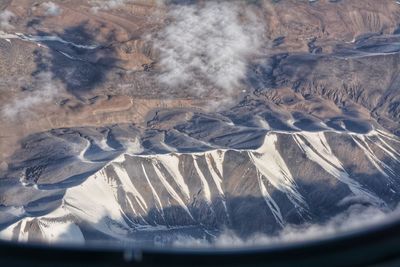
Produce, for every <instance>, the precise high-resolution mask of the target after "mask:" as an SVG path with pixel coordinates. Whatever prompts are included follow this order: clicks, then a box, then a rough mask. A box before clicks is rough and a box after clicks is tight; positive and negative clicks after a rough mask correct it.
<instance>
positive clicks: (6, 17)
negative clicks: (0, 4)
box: [0, 10, 15, 30]
mask: <svg viewBox="0 0 400 267" xmlns="http://www.w3.org/2000/svg"><path fill="white" fill-rule="evenodd" d="M14 17H15V15H14V13H12V12H11V11H9V10H4V11H3V12H0V29H4V30H10V29H13V28H14V27H13V26H12V25H11V19H12V18H14Z"/></svg>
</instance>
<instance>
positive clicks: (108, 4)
mask: <svg viewBox="0 0 400 267" xmlns="http://www.w3.org/2000/svg"><path fill="white" fill-rule="evenodd" d="M126 2H128V0H108V1H107V0H100V1H99V0H92V1H91V2H90V3H91V5H92V6H93V7H92V11H93V12H97V11H98V10H110V9H115V8H118V7H121V6H122V5H124V4H125V3H126Z"/></svg>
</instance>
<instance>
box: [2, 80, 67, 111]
mask: <svg viewBox="0 0 400 267" xmlns="http://www.w3.org/2000/svg"><path fill="white" fill-rule="evenodd" d="M33 88H34V90H32V91H26V92H24V94H23V95H20V96H18V98H17V99H15V100H13V101H12V102H11V103H9V104H7V105H5V106H4V107H3V108H2V110H1V111H2V114H3V116H5V117H7V118H14V117H16V116H18V114H21V113H25V112H28V111H32V109H33V108H34V107H37V106H39V105H41V104H43V103H48V102H50V101H52V100H53V99H54V98H55V97H56V96H57V94H58V93H59V90H58V87H57V86H56V85H55V83H54V81H53V80H52V74H51V73H50V72H41V73H39V74H38V75H37V76H36V80H35V81H34V83H33Z"/></svg>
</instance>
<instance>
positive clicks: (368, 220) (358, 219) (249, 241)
mask: <svg viewBox="0 0 400 267" xmlns="http://www.w3.org/2000/svg"><path fill="white" fill-rule="evenodd" d="M399 215H400V207H397V208H396V209H395V210H394V211H391V212H387V211H384V210H381V209H379V208H376V207H365V206H362V205H353V206H351V207H350V208H349V209H348V210H346V211H345V212H343V213H341V214H339V215H337V216H335V217H333V218H332V219H330V220H329V221H328V222H326V223H324V224H311V223H308V224H304V225H287V226H286V227H285V228H284V229H283V230H282V231H281V232H279V234H277V235H273V236H272V235H266V234H254V235H253V236H251V237H249V238H246V239H242V238H240V237H239V236H237V235H236V234H235V233H233V232H232V231H224V233H222V234H221V235H219V236H218V237H217V238H216V239H215V240H213V241H212V242H210V241H207V240H205V239H195V238H192V237H188V236H179V237H178V238H177V241H175V243H174V245H175V246H177V247H182V246H185V247H188V246H190V247H210V246H212V247H222V248H227V247H245V246H261V245H264V246H265V245H266V246H268V245H273V244H279V243H290V242H299V241H306V240H312V239H319V238H329V237H333V236H335V235H337V234H340V233H346V232H350V231H356V230H362V229H363V228H365V229H366V227H369V226H372V225H376V224H379V223H382V222H384V221H385V220H389V219H394V218H398V216H399Z"/></svg>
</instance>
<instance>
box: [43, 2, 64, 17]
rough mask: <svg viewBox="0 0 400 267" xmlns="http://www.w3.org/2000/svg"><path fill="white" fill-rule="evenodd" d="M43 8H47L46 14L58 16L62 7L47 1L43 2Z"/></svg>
mask: <svg viewBox="0 0 400 267" xmlns="http://www.w3.org/2000/svg"><path fill="white" fill-rule="evenodd" d="M42 6H43V8H44V9H45V10H46V11H45V15H46V16H58V15H60V14H61V8H60V6H58V5H57V4H55V3H53V2H45V3H43V4H42Z"/></svg>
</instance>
